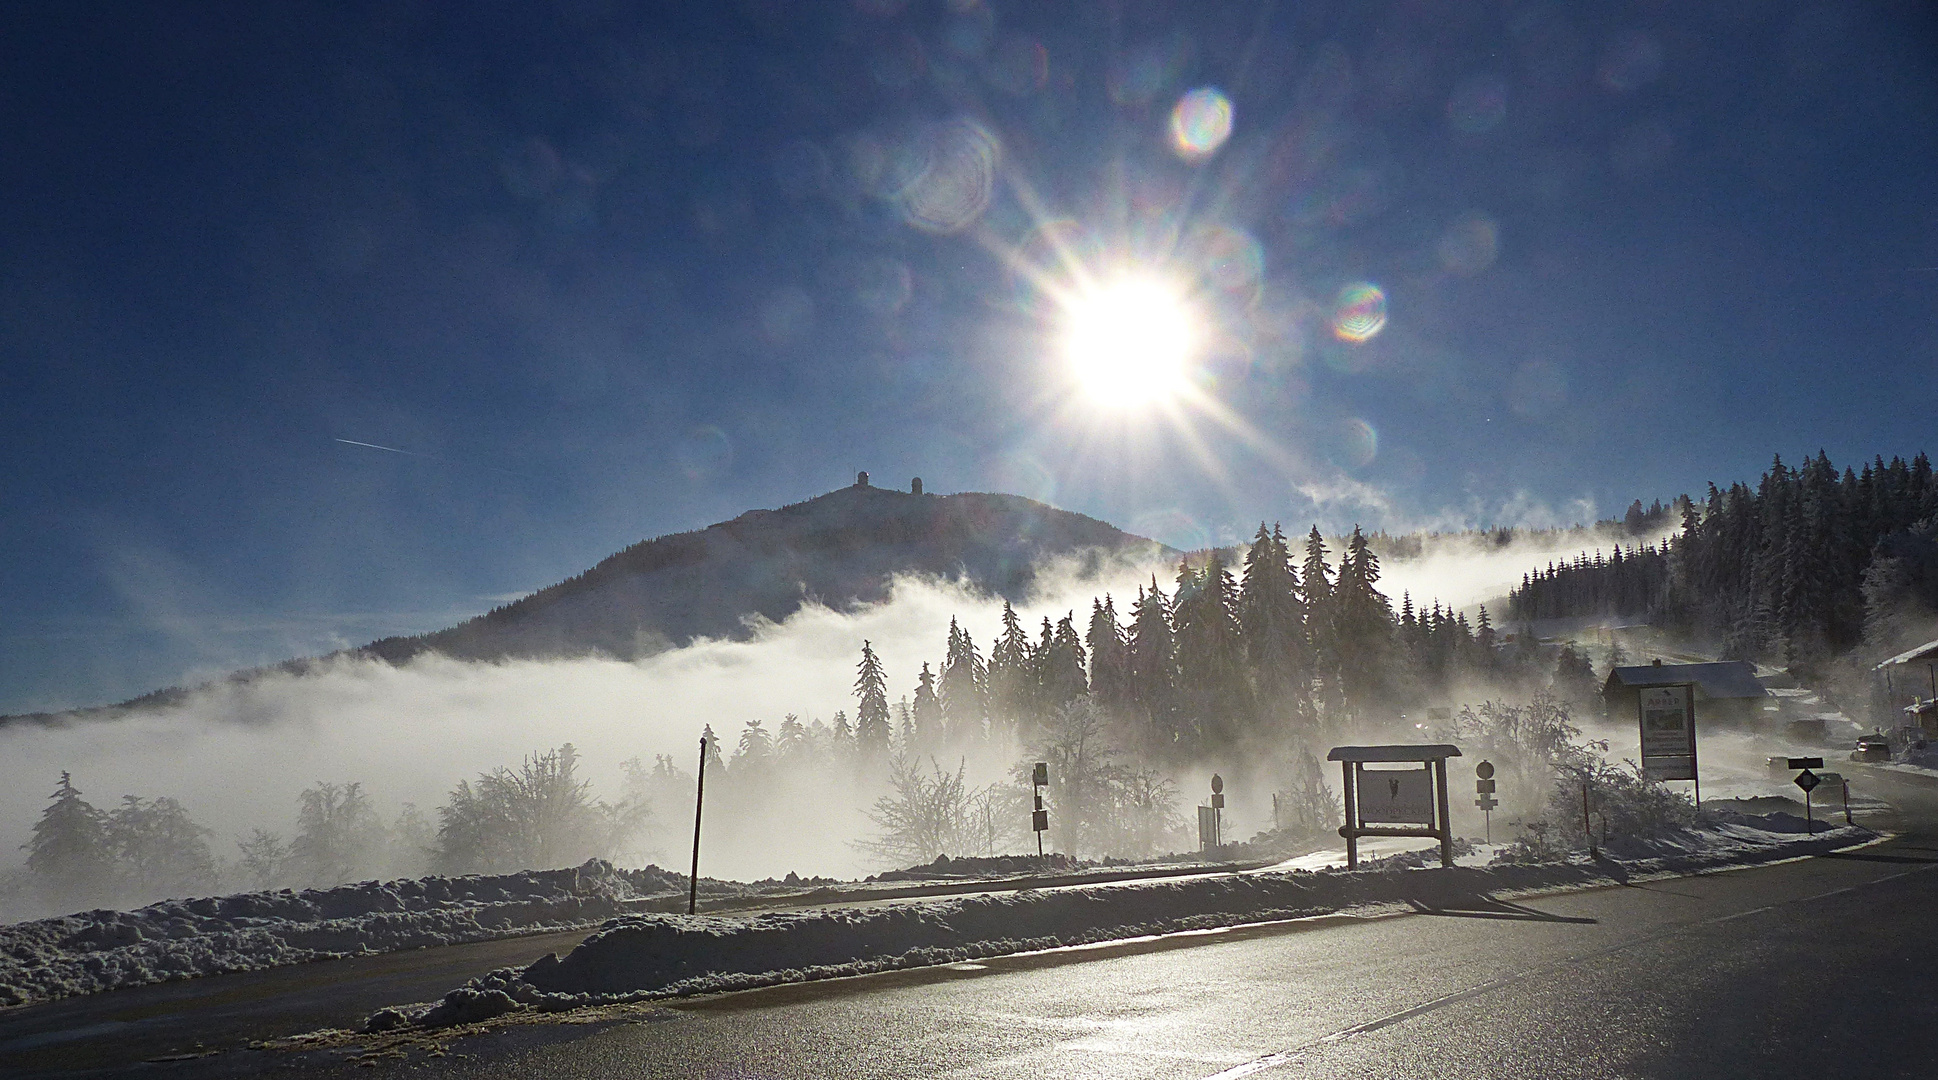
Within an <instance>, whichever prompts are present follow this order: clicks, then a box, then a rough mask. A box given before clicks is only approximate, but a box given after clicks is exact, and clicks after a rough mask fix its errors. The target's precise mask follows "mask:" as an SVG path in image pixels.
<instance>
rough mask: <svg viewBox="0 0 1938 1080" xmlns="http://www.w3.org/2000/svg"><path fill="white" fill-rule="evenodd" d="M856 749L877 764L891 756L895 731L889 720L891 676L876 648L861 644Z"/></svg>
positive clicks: (856, 669)
mask: <svg viewBox="0 0 1938 1080" xmlns="http://www.w3.org/2000/svg"><path fill="white" fill-rule="evenodd" d="M855 697H856V698H857V699H859V701H860V704H858V705H857V706H856V707H855V747H856V749H857V750H858V751H859V752H860V754H861V756H862V758H863V759H864V760H868V761H876V760H880V759H883V758H885V757H887V756H888V743H889V737H890V736H891V735H892V734H893V730H894V729H893V728H892V727H890V725H889V720H888V676H887V675H886V674H885V673H883V671H882V663H881V659H880V658H879V657H877V656H876V655H875V649H874V646H873V645H871V644H870V643H869V642H867V641H863V642H862V643H861V662H860V663H859V664H857V665H856V666H855Z"/></svg>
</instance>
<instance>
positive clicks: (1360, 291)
mask: <svg viewBox="0 0 1938 1080" xmlns="http://www.w3.org/2000/svg"><path fill="white" fill-rule="evenodd" d="M1384 329H1386V294H1385V293H1384V292H1381V291H1380V287H1379V286H1378V285H1374V284H1373V283H1371V282H1369V281H1361V282H1356V283H1354V284H1352V285H1348V286H1346V287H1345V288H1343V289H1341V290H1339V303H1338V304H1337V305H1335V306H1334V307H1333V311H1332V333H1333V336H1334V337H1336V338H1338V339H1339V340H1341V341H1345V342H1351V343H1352V344H1354V345H1357V344H1359V343H1361V342H1364V341H1370V340H1372V338H1373V335H1375V334H1377V333H1379V332H1380V331H1381V330H1384Z"/></svg>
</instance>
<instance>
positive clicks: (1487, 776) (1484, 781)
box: [1474, 761, 1501, 844]
mask: <svg viewBox="0 0 1938 1080" xmlns="http://www.w3.org/2000/svg"><path fill="white" fill-rule="evenodd" d="M1474 775H1475V776H1477V777H1479V778H1480V779H1478V780H1475V781H1474V794H1476V795H1479V796H1480V798H1478V799H1475V800H1474V805H1475V806H1478V807H1480V812H1481V814H1482V816H1483V817H1484V818H1485V819H1486V822H1487V842H1488V843H1489V844H1492V843H1493V842H1494V808H1495V807H1496V806H1499V805H1500V804H1501V803H1500V800H1499V799H1496V798H1494V763H1493V762H1491V761H1483V762H1481V763H1480V764H1478V765H1476V766H1474Z"/></svg>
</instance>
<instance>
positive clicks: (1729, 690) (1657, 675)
mask: <svg viewBox="0 0 1938 1080" xmlns="http://www.w3.org/2000/svg"><path fill="white" fill-rule="evenodd" d="M1683 683H1695V684H1696V690H1697V692H1698V693H1700V694H1701V695H1702V696H1703V697H1706V698H1760V697H1768V696H1769V691H1767V690H1765V689H1764V688H1763V684H1762V683H1760V682H1758V681H1756V665H1754V664H1752V663H1750V662H1749V661H1748V660H1721V661H1717V662H1715V663H1710V664H1642V665H1638V666H1636V667H1618V668H1616V669H1615V670H1613V671H1611V672H1609V673H1608V682H1607V683H1606V684H1604V686H1603V688H1602V693H1603V694H1604V695H1606V694H1607V693H1608V692H1609V691H1612V690H1616V689H1623V690H1639V689H1641V688H1642V687H1645V686H1679V685H1681V684H1683Z"/></svg>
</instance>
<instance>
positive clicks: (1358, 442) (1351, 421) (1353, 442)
mask: <svg viewBox="0 0 1938 1080" xmlns="http://www.w3.org/2000/svg"><path fill="white" fill-rule="evenodd" d="M1378 456H1379V429H1378V428H1375V427H1374V426H1373V425H1371V424H1369V423H1367V422H1366V421H1364V420H1361V419H1360V418H1359V417H1357V416H1353V417H1348V418H1346V419H1345V420H1342V421H1340V422H1339V423H1338V424H1337V425H1335V426H1334V427H1333V429H1332V431H1331V439H1330V441H1329V443H1328V445H1327V446H1326V457H1327V458H1329V459H1331V461H1332V463H1333V464H1334V465H1337V466H1339V467H1340V468H1342V469H1348V470H1353V469H1363V468H1365V467H1366V466H1368V465H1371V464H1372V463H1373V459H1374V458H1376V457H1378Z"/></svg>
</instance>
